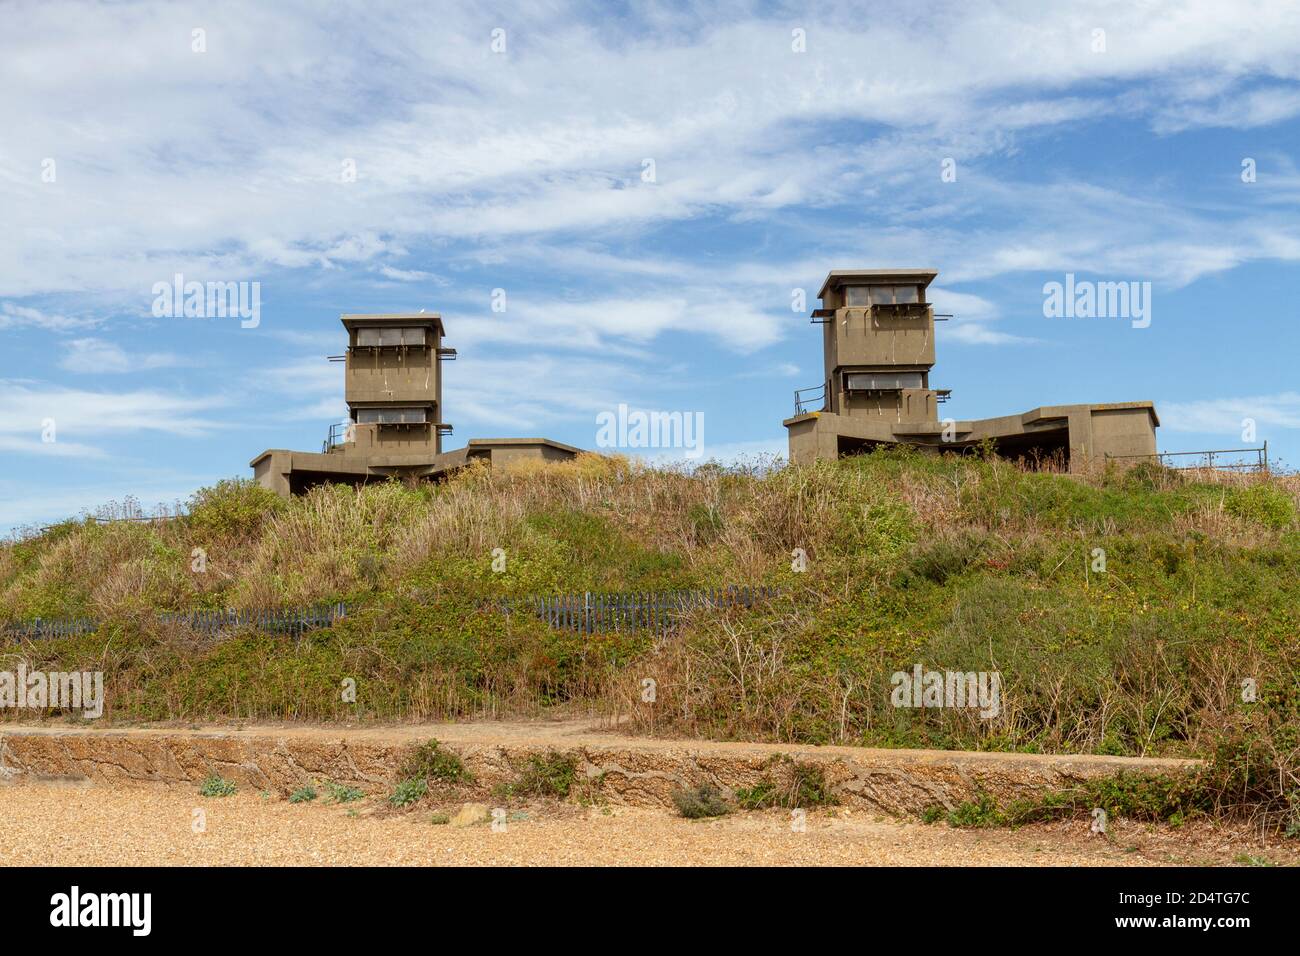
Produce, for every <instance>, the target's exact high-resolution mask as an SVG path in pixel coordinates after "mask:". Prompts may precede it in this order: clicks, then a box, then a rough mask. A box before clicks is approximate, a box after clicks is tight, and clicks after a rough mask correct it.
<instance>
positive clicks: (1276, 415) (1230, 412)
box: [1157, 392, 1300, 435]
mask: <svg viewBox="0 0 1300 956" xmlns="http://www.w3.org/2000/svg"><path fill="white" fill-rule="evenodd" d="M1157 408H1158V409H1159V413H1160V423H1161V425H1162V426H1163V427H1165V428H1168V429H1170V430H1171V431H1176V432H1202V433H1208V434H1231V435H1240V434H1241V432H1242V429H1243V425H1242V422H1243V420H1244V419H1247V418H1250V419H1254V421H1255V425H1256V430H1257V432H1258V433H1263V432H1265V431H1266V430H1267V429H1269V428H1282V429H1293V428H1300V392H1280V393H1278V394H1276V395H1255V396H1249V397H1243V398H1214V399H1202V400H1200V401H1193V402H1168V401H1166V402H1160V403H1159V404H1158V405H1157Z"/></svg>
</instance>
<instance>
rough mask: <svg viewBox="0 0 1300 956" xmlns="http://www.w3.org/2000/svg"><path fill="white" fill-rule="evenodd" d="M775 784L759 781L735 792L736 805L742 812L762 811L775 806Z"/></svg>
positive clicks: (769, 781) (768, 781)
mask: <svg viewBox="0 0 1300 956" xmlns="http://www.w3.org/2000/svg"><path fill="white" fill-rule="evenodd" d="M776 800H777V796H776V784H774V783H772V781H771V780H760V781H759V782H758V783H756V784H754V786H752V787H741V788H739V789H738V790H736V803H737V805H738V806H740V808H741V809H742V810H762V809H764V808H766V807H774V806H776Z"/></svg>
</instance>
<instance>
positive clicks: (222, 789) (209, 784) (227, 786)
mask: <svg viewBox="0 0 1300 956" xmlns="http://www.w3.org/2000/svg"><path fill="white" fill-rule="evenodd" d="M236 789H237V788H236V787H235V785H234V783H232V782H231V781H229V780H227V779H225V778H224V777H219V776H217V775H216V774H215V773H214V774H211V775H209V776H208V778H207V779H206V780H204V781H203V784H202V785H201V786H200V787H199V796H200V797H228V796H230V795H231V794H233V793H234V792H235V790H236Z"/></svg>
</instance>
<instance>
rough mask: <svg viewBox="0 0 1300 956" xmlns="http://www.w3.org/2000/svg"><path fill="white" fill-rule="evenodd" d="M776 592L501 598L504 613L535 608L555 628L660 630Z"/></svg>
mask: <svg viewBox="0 0 1300 956" xmlns="http://www.w3.org/2000/svg"><path fill="white" fill-rule="evenodd" d="M778 593H779V589H778V588H772V587H742V586H731V587H725V588H711V589H707V590H683V591H647V592H631V593H614V594H593V593H590V592H586V593H582V594H560V595H536V596H533V597H527V598H521V599H516V600H513V601H503V602H502V604H501V607H502V609H503V610H505V611H506V612H508V613H512V612H518V611H526V612H531V613H533V614H536V615H537V616H538V617H540V618H541V619H542V620H544V621H545V622H546V623H547V624H549V625H550V626H551V627H553V628H556V629H557V630H567V631H577V632H579V633H583V634H594V633H597V632H600V631H626V630H649V631H658V632H660V633H666V632H667V631H670V630H672V629H674V628H675V627H677V626H678V625H679V624H680V623H681V619H682V617H683V616H684V615H685V614H686V613H688V612H690V611H692V610H696V609H700V608H721V607H753V606H754V605H755V604H758V603H761V602H765V601H768V600H771V599H772V598H773V597H775V596H776V595H777V594H778Z"/></svg>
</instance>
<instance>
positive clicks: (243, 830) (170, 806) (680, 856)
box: [0, 783, 1285, 866]
mask: <svg viewBox="0 0 1300 956" xmlns="http://www.w3.org/2000/svg"><path fill="white" fill-rule="evenodd" d="M458 806H459V805H458V804H455V803H448V804H445V805H444V806H443V807H442V809H445V810H448V811H452V812H454V811H455V810H456V809H457V807H458ZM196 809H199V810H202V811H203V814H204V816H205V820H204V823H205V829H204V832H201V833H196V832H194V826H193V821H194V819H195V817H194V811H195V810H196ZM435 809H437V808H435V807H434V806H433V805H426V806H421V807H420V808H418V809H415V810H412V811H409V812H394V811H390V810H388V809H387V808H386V807H385V805H384V804H383V803H382V801H378V800H373V799H368V800H364V801H358V802H357V803H354V804H348V805H329V804H323V803H320V802H315V803H306V804H292V803H289V802H288V801H285V800H281V799H278V798H265V797H263V796H261V795H259V794H256V793H249V792H241V793H238V794H236V795H234V796H231V797H225V798H203V797H200V796H198V795H197V794H196V793H195V792H193V791H192V790H189V789H181V788H175V787H171V788H169V787H158V786H148V785H122V786H113V787H109V786H93V787H91V786H72V785H58V784H42V783H24V784H14V785H9V786H4V787H0V864H3V865H46V864H59V865H114V864H116V865H120V864H141V865H145V864H152V865H196V864H198V865H268V864H304V865H376V864H396V865H416V866H438V865H466V864H469V865H536V864H553V865H569V864H602V865H618V864H633V865H665V864H676V865H693V866H698V865H715V864H741V865H743V864H767V865H825V864H845V865H855V866H860V865H939V866H976V865H993V864H1006V865H1022V866H1023V865H1030V866H1045V865H1065V866H1076V865H1094V866H1095V865H1113V866H1126V865H1127V866H1133V865H1136V866H1142V865H1147V866H1150V865H1161V864H1169V863H1188V862H1193V863H1195V862H1206V863H1208V862H1232V859H1233V856H1232V855H1225V850H1224V847H1223V846H1219V845H1218V844H1220V843H1222V842H1223V841H1222V840H1217V839H1216V838H1213V837H1207V838H1206V839H1202V840H1192V841H1190V842H1189V841H1188V840H1187V839H1186V835H1185V834H1181V835H1180V836H1179V837H1178V840H1177V842H1171V839H1170V838H1169V837H1168V835H1167V834H1162V833H1161V832H1160V831H1158V830H1154V829H1152V828H1143V827H1137V826H1127V827H1121V828H1119V829H1113V831H1112V834H1111V836H1110V838H1109V839H1104V838H1101V837H1097V836H1092V835H1089V834H1088V832H1087V822H1086V821H1077V822H1072V823H1069V824H1061V825H1057V826H1054V827H1036V828H1027V829H1023V830H1018V831H1005V830H986V831H967V830H951V829H948V828H947V827H944V826H925V825H922V824H915V823H905V822H897V821H888V820H882V819H877V818H873V817H872V816H870V815H868V814H865V813H863V812H856V813H854V812H849V811H846V810H842V809H841V810H832V811H823V812H815V813H810V814H808V817H807V829H806V831H805V832H792V830H791V825H790V818H789V815H788V814H786V813H783V812H778V811H772V812H765V813H742V814H735V815H733V816H730V817H727V818H724V819H722V820H716V821H693V820H684V819H681V818H680V817H677V816H676V815H674V814H672V813H670V812H669V811H665V810H659V809H641V808H628V807H610V808H583V807H577V806H573V805H568V804H559V803H544V804H535V805H530V806H527V807H521V808H511V812H512V814H514V816H515V817H516V818H514V819H509V820H508V821H507V823H506V830H505V832H493V830H492V828H491V826H489V825H478V826H472V827H466V828H453V827H451V826H447V825H435V824H434V823H433V822H432V817H433V814H434V812H435ZM520 814H526V815H527V817H526V819H521V818H518V817H519V815H520ZM1233 842H1234V843H1235V842H1236V841H1233ZM1266 855H1267V854H1266ZM1278 862H1285V861H1283V860H1278Z"/></svg>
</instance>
